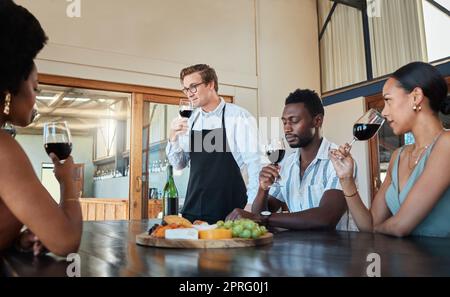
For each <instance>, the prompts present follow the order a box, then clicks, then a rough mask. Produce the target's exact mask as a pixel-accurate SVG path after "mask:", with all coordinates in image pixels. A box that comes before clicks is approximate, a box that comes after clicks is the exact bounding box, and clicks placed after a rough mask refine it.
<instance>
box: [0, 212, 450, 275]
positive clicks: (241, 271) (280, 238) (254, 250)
mask: <svg viewBox="0 0 450 297" xmlns="http://www.w3.org/2000/svg"><path fill="white" fill-rule="evenodd" d="M155 222H157V221H155V220H143V221H97V222H85V223H84V227H83V228H84V229H83V238H82V243H81V247H80V250H79V252H78V254H79V256H80V264H81V265H80V268H81V269H80V272H81V276H173V277H203V276H225V277H228V276H233V277H242V276H247V277H260V276H295V277H297V276H367V270H368V267H369V265H370V264H371V263H374V260H373V258H370V259H369V261H368V260H367V258H368V255H370V254H372V253H377V254H378V255H379V259H380V266H379V267H380V271H381V276H450V238H427V237H417V238H405V239H399V238H393V237H388V236H384V235H379V234H369V233H359V232H337V231H296V232H294V231H284V232H278V233H276V234H275V236H274V241H273V243H272V244H269V245H267V246H260V247H251V248H231V249H164V248H153V247H145V246H139V245H137V244H136V243H135V237H136V234H139V233H142V232H145V231H147V230H148V229H149V227H150V226H152V225H153V224H154V223H155ZM71 263H72V262H71V261H70V262H68V261H66V259H65V258H59V257H56V256H53V255H52V254H48V255H45V256H41V257H33V256H32V255H29V254H22V253H19V252H15V251H8V252H6V253H4V254H3V256H2V261H1V263H0V264H1V265H0V266H1V273H2V274H4V275H10V276H66V271H67V267H68V265H69V264H71ZM369 270H370V267H369Z"/></svg>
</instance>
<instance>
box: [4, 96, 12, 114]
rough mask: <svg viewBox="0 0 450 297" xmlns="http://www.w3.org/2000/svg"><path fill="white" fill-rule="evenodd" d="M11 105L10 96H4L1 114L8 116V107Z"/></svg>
mask: <svg viewBox="0 0 450 297" xmlns="http://www.w3.org/2000/svg"><path fill="white" fill-rule="evenodd" d="M10 105H11V94H10V93H8V94H6V97H5V108H3V113H4V114H6V115H9V106H10Z"/></svg>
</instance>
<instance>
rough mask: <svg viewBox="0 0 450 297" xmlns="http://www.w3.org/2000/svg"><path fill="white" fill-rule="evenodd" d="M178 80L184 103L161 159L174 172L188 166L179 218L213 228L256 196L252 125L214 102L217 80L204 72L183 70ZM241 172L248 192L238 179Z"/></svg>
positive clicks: (245, 115) (236, 110)
mask: <svg viewBox="0 0 450 297" xmlns="http://www.w3.org/2000/svg"><path fill="white" fill-rule="evenodd" d="M180 80H181V83H182V85H183V92H184V93H185V95H186V96H187V99H188V102H183V101H182V102H180V117H178V118H176V119H174V120H173V121H172V123H171V130H170V136H169V142H168V145H167V148H166V153H167V158H168V160H169V162H170V163H171V164H172V165H173V167H174V168H175V169H178V170H180V169H183V168H185V167H186V166H187V165H188V163H189V162H190V176H189V182H188V188H187V193H186V198H185V202H184V206H183V209H182V210H181V212H182V214H183V216H184V217H186V218H187V219H189V220H191V221H195V220H203V221H207V222H209V223H215V222H216V221H218V220H223V219H225V217H226V215H227V214H228V213H230V212H231V211H232V210H233V209H234V208H236V207H239V208H244V207H245V206H246V204H247V200H248V198H249V199H250V200H252V199H253V198H254V197H255V195H256V190H257V187H258V172H259V171H260V170H261V167H262V163H261V162H262V160H263V155H262V154H261V153H260V152H259V151H258V143H257V126H256V120H255V118H254V117H253V116H252V115H251V114H250V113H249V112H248V111H247V110H245V109H243V108H241V107H239V106H237V105H234V104H230V103H225V101H224V100H223V98H221V97H219V95H218V93H217V92H218V79H217V75H216V72H215V71H214V69H213V68H211V67H210V66H208V65H205V64H198V65H193V66H190V67H187V68H185V69H183V70H182V71H181V73H180ZM189 102H190V103H191V104H192V106H189ZM194 108H195V110H193V109H194ZM192 110H193V111H192ZM244 167H246V168H247V172H248V176H249V183H248V187H246V185H245V182H244V180H243V177H242V174H241V169H243V168H244Z"/></svg>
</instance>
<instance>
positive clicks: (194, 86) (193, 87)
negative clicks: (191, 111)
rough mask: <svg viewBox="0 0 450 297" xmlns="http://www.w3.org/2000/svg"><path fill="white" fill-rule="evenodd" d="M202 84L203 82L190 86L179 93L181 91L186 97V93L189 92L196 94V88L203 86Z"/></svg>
mask: <svg viewBox="0 0 450 297" xmlns="http://www.w3.org/2000/svg"><path fill="white" fill-rule="evenodd" d="M204 83H205V82H203V81H202V82H200V83H198V84H193V85H190V86H189V87H188V88H183V89H181V91H183V93H185V94H186V95H187V93H188V91H189V92H191V93H192V94H195V93H197V87H198V86H199V85H201V84H204Z"/></svg>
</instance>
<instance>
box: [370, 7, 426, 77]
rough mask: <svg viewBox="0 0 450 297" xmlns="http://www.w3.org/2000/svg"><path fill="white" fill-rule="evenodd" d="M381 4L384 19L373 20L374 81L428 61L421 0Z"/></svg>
mask: <svg viewBox="0 0 450 297" xmlns="http://www.w3.org/2000/svg"><path fill="white" fill-rule="evenodd" d="M378 1H380V5H379V6H380V14H379V15H380V17H373V18H369V29H370V33H371V34H370V42H371V50H372V66H373V76H374V78H376V77H380V76H383V75H386V74H389V73H392V72H394V71H395V70H396V69H398V68H399V67H401V66H403V65H405V64H407V63H409V62H412V61H428V59H427V51H426V41H425V30H424V24H423V12H422V3H421V0H378Z"/></svg>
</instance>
